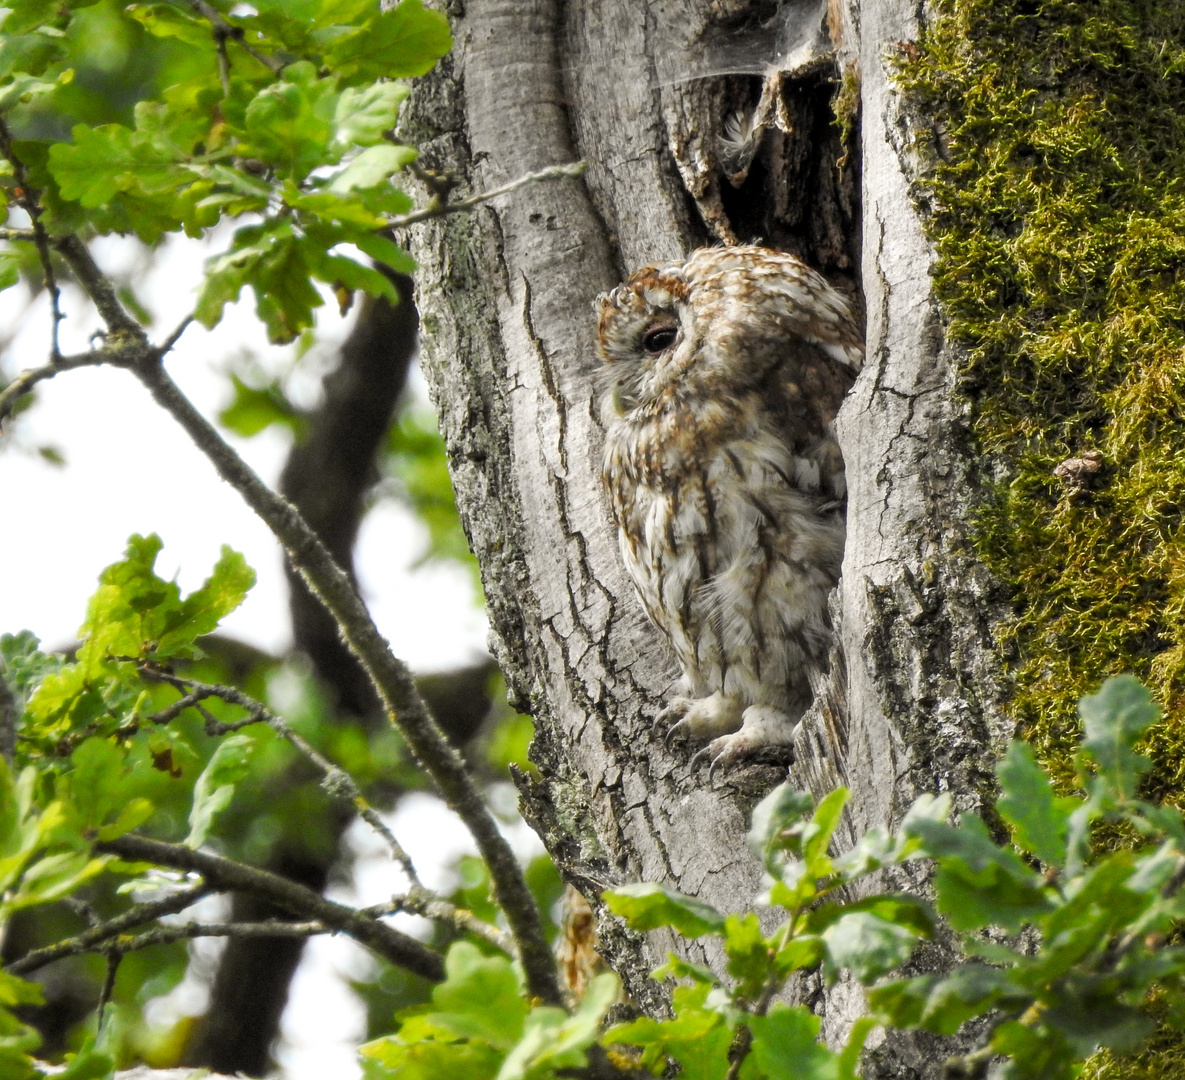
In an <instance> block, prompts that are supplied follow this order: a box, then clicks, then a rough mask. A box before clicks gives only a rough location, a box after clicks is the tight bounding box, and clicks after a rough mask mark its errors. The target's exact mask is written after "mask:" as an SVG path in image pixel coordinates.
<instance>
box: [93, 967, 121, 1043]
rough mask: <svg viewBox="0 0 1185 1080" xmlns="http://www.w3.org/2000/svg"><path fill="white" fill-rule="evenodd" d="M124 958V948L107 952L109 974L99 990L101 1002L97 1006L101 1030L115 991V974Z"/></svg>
mask: <svg viewBox="0 0 1185 1080" xmlns="http://www.w3.org/2000/svg"><path fill="white" fill-rule="evenodd" d="M122 959H123V950H122V949H110V950H109V951H108V952H107V974H106V977H105V978H104V979H103V987H102V989H101V990H100V991H99V1004H98V1007H97V1008H96V1010H95V1011H96V1013H97V1014H98V1023H97V1025H96V1026H97V1027H98V1029H99V1030H100V1031H102V1030H103V1020H104V1019H105V1014H106V1012H107V1003H108V1002H109V1001H110V1000H111V995H112V994H113V993H114V992H115V976H116V975H118V974H119V962H120V961H121V960H122Z"/></svg>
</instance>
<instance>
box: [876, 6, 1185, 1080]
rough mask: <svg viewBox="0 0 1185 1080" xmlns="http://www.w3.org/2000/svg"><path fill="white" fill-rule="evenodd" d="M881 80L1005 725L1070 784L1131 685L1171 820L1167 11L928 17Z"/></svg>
mask: <svg viewBox="0 0 1185 1080" xmlns="http://www.w3.org/2000/svg"><path fill="white" fill-rule="evenodd" d="M899 79H900V84H901V87H902V90H903V92H904V93H905V100H906V102H907V105H908V108H909V111H910V113H911V114H912V115H914V116H916V117H917V120H918V124H919V130H922V131H928V132H929V134H930V136H931V138H932V141H931V142H930V145H929V146H928V147H927V146H924V145H923V146H922V147H920V149H921V152H922V153H921V156H922V160H923V176H922V178H921V180H920V182H919V185H918V194H919V198H921V199H922V200H923V202H927V203H929V209H930V213H928V214H927V215H926V217H927V227H928V229H929V234H930V237H931V239H932V241H933V243H934V245H935V247H936V249H937V254H938V261H937V265H936V269H935V274H934V287H935V292H936V294H937V296H938V297H939V299H940V300H941V302H942V304H943V306H944V309H945V311H946V314H947V317H948V319H949V331H948V332H949V336H950V339H951V340H952V341H953V342H955V343H957V344H958V346H960V348H961V352H962V359H961V361H960V363H961V368H960V372H959V374H960V389H961V391H962V393H964V394H965V396H966V398H967V401H968V405H969V411H970V415H971V421H972V428H973V432H974V435H975V438H976V440H977V445H978V450H979V452H980V453H981V454H982V455H983V458H984V463H985V469H984V473H985V475H987V476H989V477H991V478H992V479H991V482H990V486H991V490H990V494H989V498H988V500H987V502H986V503H985V505H984V506H983V507H982V509H981V511H980V513H979V516H978V521H977V523H976V527H977V545H978V550H979V555H980V557H981V558H982V560H983V562H984V563H985V564H986V565H987V566H988V567H989V568H990V569H991V570H992V571H993V572H994V573H995V574H996V575H997V577H998V578H999V579H1000V580H1001V581H1003V582H1005V583H1006V584H1007V585H1008V586H1009V587H1010V588H1011V589H1012V594H1013V597H1014V601H1015V618H1014V619H1013V621H1012V622H1011V624H1010V625H1009V626H1008V627H1007V629H1006V631H1005V632H1006V635H1007V638H1008V641H1007V642H1006V643H1005V644H1006V645H1007V646H1008V647H1009V651H1010V653H1011V654H1012V655H1015V656H1017V657H1018V658H1019V659H1018V661H1017V664H1016V677H1017V694H1016V698H1015V702H1014V710H1015V716H1016V718H1017V720H1018V721H1019V722H1020V725H1021V730H1022V731H1023V732H1024V733H1025V735H1026V736H1027V737H1028V738H1029V739H1031V740H1032V742H1033V743H1034V745H1035V746H1036V747H1037V749H1038V752H1039V753H1040V754H1041V756H1042V757H1043V758H1044V760H1045V763H1046V764H1048V765H1049V766H1051V767H1052V769H1053V770H1054V772H1055V775H1059V776H1061V777H1062V778H1065V779H1068V778H1069V776H1070V775H1072V765H1071V761H1070V753H1071V750H1072V747H1073V745H1074V742H1075V740H1076V737H1077V731H1078V721H1077V716H1076V712H1075V703H1076V702H1077V700H1078V698H1079V697H1080V696H1081V695H1082V694H1084V693H1086V692H1088V691H1089V690H1092V689H1093V688H1094V687H1095V686H1096V685H1097V684H1098V682H1099V681H1100V680H1101V679H1102V678H1103V677H1105V676H1106V675H1109V674H1115V673H1118V672H1122V671H1131V672H1134V673H1135V674H1137V675H1138V676H1139V677H1140V678H1142V679H1144V680H1145V681H1146V682H1147V683H1148V684H1149V685H1150V686H1151V687H1152V688H1153V689H1154V691H1155V693H1156V694H1157V696H1158V698H1159V699H1160V701H1161V703H1162V704H1163V706H1164V710H1165V719H1164V721H1163V722H1162V723H1161V724H1160V725H1159V727H1158V728H1157V730H1156V731H1155V733H1154V734H1153V736H1152V738H1151V745H1150V753H1151V754H1152V755H1153V757H1154V758H1155V760H1156V769H1155V772H1154V774H1153V776H1152V778H1151V781H1150V784H1151V790H1150V792H1149V794H1150V795H1152V796H1154V797H1157V798H1167V799H1169V800H1171V801H1174V802H1177V803H1178V804H1181V803H1183V802H1185V725H1183V724H1182V717H1183V716H1185V711H1183V706H1185V523H1183V518H1182V514H1183V511H1185V4H1182V3H1179V2H1177V0H1173V2H1165V0H1143V2H1123V0H1043V2H1035V0H942V2H940V3H938V4H937V5H936V8H935V18H934V22H933V24H932V25H931V26H929V27H928V28H927V29H926V31H925V32H924V34H923V35H922V37H921V40H920V41H919V43H918V48H917V49H914V48H913V47H912V46H909V47H905V48H904V49H903V51H902V54H901V57H900V63H899ZM923 141H924V140H923ZM1084 451H1097V452H1098V453H1100V454H1101V456H1102V460H1103V468H1102V470H1101V471H1100V472H1098V473H1097V474H1095V475H1094V476H1093V477H1092V478H1091V483H1090V484H1089V485H1088V486H1086V487H1085V488H1084V489H1079V490H1075V489H1073V488H1072V487H1070V486H1068V485H1067V484H1065V483H1064V482H1063V481H1061V480H1059V479H1058V478H1057V477H1055V476H1054V469H1055V467H1056V466H1057V465H1058V464H1059V463H1060V462H1062V461H1063V460H1065V459H1068V458H1074V457H1079V456H1080V455H1081V454H1082V453H1083V452H1084ZM1182 1060H1183V1054H1182V1050H1181V1047H1180V1044H1179V1043H1178V1042H1176V1040H1174V1041H1173V1045H1172V1046H1162V1047H1159V1048H1158V1049H1157V1050H1156V1052H1152V1053H1146V1054H1145V1055H1143V1056H1142V1057H1141V1058H1140V1059H1139V1061H1138V1062H1137V1061H1134V1060H1131V1059H1128V1060H1126V1061H1124V1062H1122V1063H1115V1062H1111V1063H1109V1064H1108V1063H1106V1062H1104V1061H1103V1060H1102V1059H1098V1060H1096V1062H1094V1063H1092V1071H1093V1073H1094V1075H1096V1076H1100V1075H1107V1076H1114V1077H1118V1076H1124V1077H1133V1076H1143V1077H1153V1076H1156V1077H1161V1076H1170V1075H1171V1076H1179V1075H1181V1074H1182V1072H1183V1071H1185V1069H1183V1066H1182Z"/></svg>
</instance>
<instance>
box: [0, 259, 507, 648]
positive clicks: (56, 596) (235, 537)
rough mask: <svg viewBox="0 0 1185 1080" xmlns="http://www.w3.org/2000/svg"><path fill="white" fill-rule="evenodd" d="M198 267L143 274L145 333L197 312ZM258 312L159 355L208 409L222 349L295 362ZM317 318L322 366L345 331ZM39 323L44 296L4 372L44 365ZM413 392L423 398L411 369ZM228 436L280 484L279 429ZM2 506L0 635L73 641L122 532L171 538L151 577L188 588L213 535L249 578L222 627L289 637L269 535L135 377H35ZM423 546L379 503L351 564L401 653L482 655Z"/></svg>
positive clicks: (230, 317) (274, 639)
mask: <svg viewBox="0 0 1185 1080" xmlns="http://www.w3.org/2000/svg"><path fill="white" fill-rule="evenodd" d="M134 250H135V249H134V248H132V246H131V245H128V244H124V243H122V242H120V241H107V242H102V243H99V244H96V245H95V251H96V255H97V257H98V258H99V259H100V262H101V263H102V264H103V265H104V267H105V268H112V267H117V266H119V265H120V264H126V262H127V260H128V257H129V254H130V253H131V252H133V251H134ZM201 260H202V249H201V248H200V247H199V246H198V245H197V244H195V243H192V242H185V241H184V240H180V241H175V242H172V243H170V244H169V245H167V246H166V248H165V250H164V251H163V252H162V253H161V255H160V257H159V261H158V264H157V265H156V266H155V267H154V268H153V269H152V271H151V273H150V274H149V275H148V277H147V285H148V287H149V288H150V289H151V292H148V291H146V292H145V295H144V296H142V297H141V299H142V301H145V302H147V303H148V305H149V307H150V308H151V309H153V310H154V311H155V312H156V314H157V322H156V326H155V327H154V336H161V337H163V336H164V335H165V334H166V333H167V332H168V330H169V329H170V328H171V327H173V326H175V325H176V324H177V323H178V322H179V321H180V320H181V318H182V317H183V316H184V315H185V313H186V312H187V311H188V310H189V309H190V308H191V307H192V304H193V300H194V288H195V286H196V284H197V282H198V280H199V276H200V272H201ZM26 300H27V294H25V293H24V290H23V288H22V287H19V286H18V287H16V288H13V289H9V290H7V291H6V292H4V293H0V329H3V328H6V327H11V326H12V325H13V322H14V320H15V319H16V318H17V316H18V314H19V313H20V312H21V311H22V310H23V309H24V307H25V303H26ZM64 300H65V303H64V307H65V309H66V310H67V311H68V312H69V313H70V317H69V318H68V319H67V320H66V321H65V322H64V323H63V328H62V349H63V352H67V353H70V352H76V351H82V350H83V349H85V348H86V344H87V336H88V335H89V334H90V333H92V332H93V331H94V330H95V329H97V328H98V321H97V318H96V317H95V316H94V315H93V313H90V312H88V311H87V309H86V307H85V306H84V305H82V304H80V303H79V302H78V296H77V294H76V293H75V292H74V291H73V290H69V291H67V292H66V293H65V295H64ZM251 307H252V299H251V296H250V293H249V292H247V293H246V294H245V299H244V301H242V302H240V303H239V304H237V305H235V306H234V307H233V308H228V309H227V317H226V318H225V319H224V320H223V322H222V323H221V324H220V325H219V326H218V327H216V328H215V329H214V331H213V332H210V333H208V332H206V331H205V330H204V329H203V328H202V327H199V326H191V327H190V328H189V329H188V330H187V331H186V333H185V335H184V337H183V338H182V339H181V342H180V344H179V345H178V347H177V349H176V350H175V352H174V354H173V355H172V357H171V358H170V359H169V361H168V367H169V371H170V372H171V373H172V375H173V377H174V378H175V379H176V380H177V381H178V383H180V385H181V387H182V388H183V389H184V390H185V391H186V393H187V394H188V395H189V396H190V398H191V399H192V400H193V401H194V403H195V404H196V405H197V406H198V407H199V408H200V409H202V411H203V412H204V413H205V414H206V415H207V416H209V417H211V418H212V417H214V416H216V414H217V412H218V411H219V409H220V408H221V407H223V406H224V405H226V404H227V403H228V401H229V380H228V379H227V378H226V377H225V375H223V374H222V373H221V372H222V370H223V369H224V368H225V366H226V364H227V362H228V360H229V359H230V358H232V357H236V356H238V355H240V354H242V353H243V352H244V351H245V349H246V348H250V349H251V350H252V351H253V352H255V353H256V355H257V356H258V358H259V359H260V361H261V362H262V364H263V365H264V366H265V368H266V369H268V370H272V371H285V370H287V369H288V367H289V365H290V364H291V359H290V358H291V356H292V351H291V349H289V348H275V347H272V346H269V345H267V342H266V339H265V337H264V334H263V331H262V328H261V327H259V325H258V323H257V322H256V320H255V317H254V314H253V311H252V310H251ZM321 311H322V312H323V313H324V314H323V318H322V321H323V323H324V324H325V325H324V330H323V337H324V338H325V339H326V346H325V348H324V349H321V350H320V356H321V358H322V359H323V358H324V356H325V355H326V354H327V353H331V352H332V343H333V342H334V341H336V340H339V339H340V335H342V334H343V333H344V332H345V330H346V326H345V324H344V323H343V320H341V319H340V318H339V317H338V315H337V313H336V308H335V306H334V305H333V304H332V303H331V304H328V305H326V307H324V308H322V309H321ZM48 325H49V319H48V302H47V301H46V299H45V298H44V297H43V298H42V299H41V301H39V302H38V303H37V304H35V305H34V307H33V309H32V311H30V312H29V313H28V314H27V315H26V317H25V319H24V321H23V325H22V326H21V329H20V331H19V332H18V334H17V335H16V339H15V341H14V342H13V344H12V347H11V348H10V349H9V350H8V351H7V353H5V354H4V356H3V357H0V365H2V366H3V370H4V371H5V373H6V374H8V375H9V376H11V375H14V374H16V372H18V371H20V370H23V369H24V368H27V367H33V366H36V365H38V364H40V363H42V362H43V361H44V359H45V357H46V355H47V353H48V348H47V343H48V337H47V335H48ZM317 360H318V352H317V351H314V353H313V354H312V355H311V356H310V357H308V358H307V366H308V367H309V368H311V369H312V375H311V376H310V377H308V378H305V379H304V380H303V382H304V384H305V387H304V388H305V389H306V391H307V396H308V397H310V398H311V397H312V396H313V395H314V394H315V390H316V385H317V376H319V375H320V373H321V370H322V369H321V367H320V365H319V364H318V363H317ZM300 382H301V380H299V379H298V380H297V383H298V388H299V384H300ZM416 389H417V390H418V392H419V393H420V394H421V396H425V395H424V392H423V387H422V383H420V382H419V380H418V378H417V379H416ZM231 441H232V443H233V444H234V445H235V447H236V449H238V450H239V452H240V453H241V454H242V455H243V456H244V457H245V458H246V459H247V460H248V462H249V463H250V464H251V465H252V466H253V467H254V468H255V469H256V470H257V471H258V472H259V473H260V474H261V475H262V476H263V478H264V479H265V480H267V481H268V482H270V483H274V482H275V480H276V478H277V477H278V475H279V471H280V468H281V467H282V465H283V460H284V455H285V453H286V452H287V447H288V439H287V436H286V435H285V434H284V433H283V432H280V431H278V430H275V429H269V430H267V431H265V432H264V433H262V434H261V435H258V436H256V437H255V438H254V439H249V440H243V439H235V438H232V439H231ZM46 444H48V445H50V446H52V447H54V448H55V449H57V450H58V451H60V452H61V453H62V455H63V456H64V457H65V459H66V466H65V467H59V466H55V465H52V464H50V463H48V462H47V461H45V460H44V459H43V458H42V457H41V456H40V455H39V454H37V453H36V452H35V451H34V448H35V447H38V446H41V445H46ZM0 499H2V501H0V506H3V508H4V509H3V511H2V517H3V520H4V527H3V529H2V530H0V567H3V568H4V569H3V572H2V573H0V633H3V632H8V633H12V632H16V631H18V630H23V629H29V630H32V631H33V632H34V633H36V634H37V635H38V636H39V637H40V638H41V639H42V642H43V644H44V645H45V646H46V647H48V648H53V647H55V646H60V645H63V644H65V643H67V642H69V641H71V640H72V639H73V638H74V636H75V634H76V633H77V629H78V626H79V624H80V623H81V621H82V618H83V615H84V614H85V611H86V600H87V597H89V596H90V594H91V593H92V592H93V591H94V588H95V585H96V583H97V580H98V575H99V572H100V571H101V570H102V569H103V567H105V566H107V565H109V564H110V563H112V562H115V561H116V560H117V559H119V558H120V557H121V555H122V553H123V549H124V547H125V545H126V542H127V537H128V536H129V535H130V534H131V533H133V532H140V533H147V532H156V533H158V534H159V535H160V536H161V539H162V540H163V541H164V550H163V551H162V552H161V555H160V557H159V559H158V562H157V571H158V573H160V574H161V576H163V577H166V578H168V577H172V576H173V575H174V574H176V575H177V578H178V580H179V582H180V584H181V586H182V588H183V589H186V590H188V589H192V588H194V587H195V586H197V585H198V584H200V583H201V581H202V580H203V579H204V578H205V576H206V575H207V574H208V573H209V571H210V568H211V567H212V566H213V564H214V562H215V560H216V559H217V558H218V553H219V549H220V547H221V545H222V544H230V546H231V547H233V548H234V549H235V550H237V551H241V552H242V553H243V554H244V555H246V557H247V561H248V562H249V563H250V564H251V566H253V567H254V568H255V571H256V573H257V574H258V583H257V584H256V586H255V588H254V589H253V590H252V591H251V593H250V594H249V596H248V598H247V600H246V602H245V603H244V604H243V606H242V607H241V608H240V609H239V610H238V611H236V612H235V613H234V614H233V615H231V616H230V617H229V618H228V619H227V620H226V621H225V622H224V623H223V629H224V630H225V631H226V632H227V633H230V634H233V635H235V636H237V637H240V638H243V639H244V640H246V641H250V642H251V643H253V644H255V645H258V646H260V647H261V648H264V649H267V650H269V651H271V652H280V651H283V650H284V649H285V648H287V647H288V646H289V645H290V632H289V627H288V617H287V609H286V604H287V599H286V593H285V587H284V582H283V574H282V571H281V563H280V554H279V548H278V546H277V545H276V543H275V541H274V540H273V539H272V537H271V534H270V533H269V532H268V530H267V528H266V527H265V526H264V525H263V524H262V523H261V522H260V521H259V520H258V519H257V518H256V517H255V516H254V514H252V513H251V511H250V510H248V509H247V507H246V505H245V504H244V503H243V502H242V500H241V499H240V497H239V495H238V493H237V492H235V491H234V490H232V489H231V488H230V487H229V486H227V485H226V484H224V483H222V482H221V481H220V480H219V479H218V477H217V476H216V474H215V473H214V469H213V466H211V465H210V464H209V463H208V462H207V461H206V460H205V458H204V457H202V455H201V454H200V453H199V452H198V450H197V449H196V448H195V447H194V446H193V444H192V443H191V442H190V441H189V438H188V437H187V436H186V435H185V433H184V432H182V431H181V430H180V428H178V427H177V425H176V423H175V422H174V421H173V420H172V419H171V418H170V417H168V416H167V415H165V414H164V412H162V411H161V409H159V408H158V407H157V406H156V405H155V404H154V403H153V402H152V401H151V399H150V398H149V397H148V394H147V392H146V391H145V390H143V389H142V388H141V387H140V385H139V383H137V382H136V380H135V379H134V378H133V377H132V376H131V375H129V374H128V373H126V372H122V371H117V370H114V369H107V368H100V369H82V370H79V371H73V372H67V373H65V374H63V375H59V376H58V377H57V378H56V379H53V380H50V381H49V382H45V383H42V384H41V386H40V388H39V390H38V400H37V404H36V405H35V406H34V407H33V408H32V409H31V410H29V411H28V412H26V413H24V414H22V415H21V416H20V417H19V418H18V419H17V420H16V421H15V422H10V424H9V425H8V434H7V435H6V436H0ZM425 542H426V537H425V533H424V530H423V528H422V527H421V526H420V524H419V523H418V522H417V521H416V520H415V519H414V518H413V517H412V516H411V515H410V514H408V513H406V512H404V511H403V510H402V508H400V507H397V506H391V505H383V506H380V507H378V508H376V510H375V511H374V512H372V514H371V515H370V516H369V517H368V519H367V520H366V522H365V523H364V525H363V528H362V532H361V535H360V537H359V544H358V552H357V562H358V572H359V579H360V582H361V586H362V590H363V593H364V595H365V598H366V600H367V602H368V604H369V605H370V608H371V612H372V614H373V615H374V617H375V620H376V622H377V623H378V625H379V628H380V629H381V630H382V631H383V633H384V634H386V635H387V637H388V639H389V640H390V642H391V644H392V647H393V649H394V651H395V654H396V655H397V656H399V657H400V658H401V659H404V660H406V661H407V662H408V663H409V664H410V665H411V666H412V668H413V669H416V670H436V669H441V668H447V667H451V666H454V665H456V664H458V663H463V662H465V661H469V660H472V659H474V658H475V657H476V656H479V655H480V654H481V653H482V652H483V651H484V647H485V635H486V625H485V621H484V616H483V615H482V614H481V612H480V611H479V610H477V609H476V608H475V606H474V604H473V602H472V588H471V586H470V583H469V578H468V575H467V572H466V571H465V570H464V569H463V568H461V567H458V566H454V565H430V566H425V567H422V568H419V569H417V570H416V571H414V572H412V571H411V569H410V568H411V566H412V564H413V563H414V562H415V561H416V559H417V558H418V557H419V556H420V555H421V554H422V553H423V550H424V546H425Z"/></svg>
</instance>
